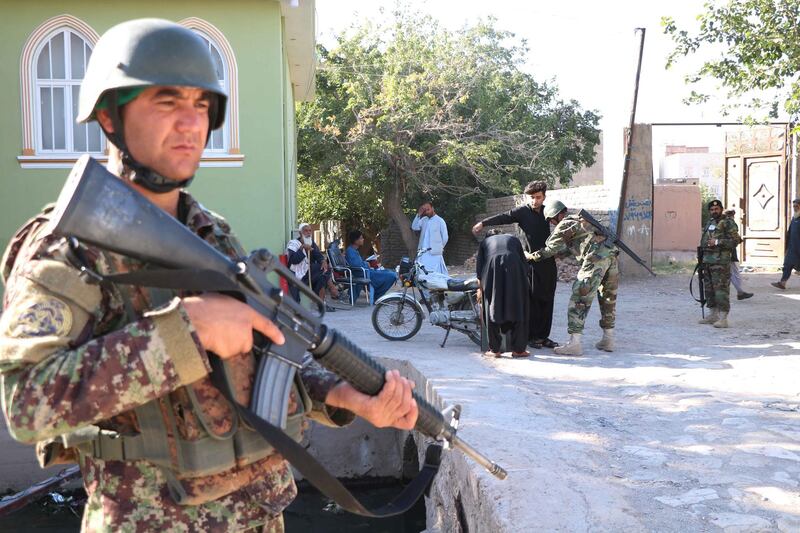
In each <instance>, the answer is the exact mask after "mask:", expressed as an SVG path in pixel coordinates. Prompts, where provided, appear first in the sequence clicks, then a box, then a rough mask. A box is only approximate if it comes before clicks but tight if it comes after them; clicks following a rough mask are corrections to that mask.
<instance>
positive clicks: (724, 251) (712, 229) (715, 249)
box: [700, 217, 742, 265]
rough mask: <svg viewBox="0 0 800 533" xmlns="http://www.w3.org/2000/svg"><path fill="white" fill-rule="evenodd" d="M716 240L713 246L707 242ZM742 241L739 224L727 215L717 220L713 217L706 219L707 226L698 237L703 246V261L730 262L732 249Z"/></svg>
mask: <svg viewBox="0 0 800 533" xmlns="http://www.w3.org/2000/svg"><path fill="white" fill-rule="evenodd" d="M711 241H716V243H717V244H716V245H715V246H709V245H708V244H709V242H711ZM740 242H742V238H741V237H739V226H737V225H736V222H734V221H733V219H731V218H729V217H722V218H720V219H719V220H714V219H713V218H712V219H711V220H709V221H708V226H706V229H705V230H703V235H702V236H701V237H700V246H701V247H702V248H703V263H708V264H712V265H713V264H720V263H730V262H731V254H732V253H733V250H734V249H735V248H736V247H737V246H738V245H739V243H740Z"/></svg>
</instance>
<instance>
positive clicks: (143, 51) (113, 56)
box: [77, 19, 228, 131]
mask: <svg viewBox="0 0 800 533" xmlns="http://www.w3.org/2000/svg"><path fill="white" fill-rule="evenodd" d="M153 85H175V86H184V87H197V88H198V89H205V90H206V91H209V92H211V93H213V94H214V95H216V97H217V103H216V104H217V105H216V106H214V107H216V116H214V117H209V118H210V119H211V120H210V121H209V131H210V130H215V129H217V128H219V127H220V126H221V125H222V123H223V122H224V120H225V103H226V101H227V99H228V96H227V95H226V94H225V92H224V91H223V89H222V88H221V87H220V84H219V81H218V80H217V73H216V69H215V68H214V61H213V59H212V58H211V53H210V52H209V50H208V45H207V44H206V43H204V42H203V40H202V39H201V38H200V37H199V36H198V35H197V34H195V33H194V32H193V31H192V30H190V29H188V28H185V27H183V26H181V25H179V24H175V23H174V22H170V21H168V20H162V19H137V20H129V21H127V22H123V23H121V24H117V25H116V26H114V27H113V28H111V29H110V30H108V31H107V32H106V33H104V34H103V36H102V37H101V38H100V40H99V41H98V42H97V45H96V46H95V48H94V50H93V52H92V57H91V58H90V59H89V66H88V68H87V69H86V76H85V77H84V78H83V82H82V83H81V91H80V103H79V107H78V117H77V121H78V122H88V121H90V120H93V119H94V118H95V109H96V108H97V105H98V104H99V103H100V102H101V100H102V99H103V98H104V96H105V95H106V93H107V92H108V91H113V90H118V89H126V88H132V87H148V86H153Z"/></svg>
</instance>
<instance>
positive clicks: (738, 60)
mask: <svg viewBox="0 0 800 533" xmlns="http://www.w3.org/2000/svg"><path fill="white" fill-rule="evenodd" d="M705 9H706V12H705V13H703V14H701V15H699V16H698V17H697V20H698V22H699V29H698V30H697V33H695V34H691V33H690V32H689V31H688V30H685V29H679V28H678V26H677V24H676V23H675V21H674V20H673V19H672V18H671V17H663V18H662V20H661V23H662V26H663V28H664V33H665V34H667V35H670V36H671V37H672V39H673V41H674V42H675V49H674V50H673V51H672V52H671V53H670V55H669V56H668V58H667V68H669V67H671V66H672V65H673V64H674V63H675V62H676V61H677V60H679V59H680V58H682V57H684V56H688V55H690V54H695V53H697V52H698V51H700V50H701V49H702V50H704V51H711V52H714V53H716V52H719V53H718V55H716V57H713V58H711V59H708V60H706V61H705V62H703V64H702V66H701V67H700V68H699V69H698V70H697V71H696V72H694V73H692V74H690V75H688V76H686V81H687V83H689V84H698V83H700V82H701V81H702V80H708V79H715V80H717V81H718V82H719V83H720V84H721V86H722V88H723V89H724V90H725V91H726V96H727V99H728V100H729V101H732V102H733V103H726V104H724V105H723V106H722V108H723V112H725V113H729V112H730V111H731V110H733V109H737V108H744V109H746V110H747V113H746V114H747V117H748V118H750V119H752V120H763V119H766V118H772V119H775V118H777V117H778V113H779V110H780V109H781V108H783V110H784V111H785V112H786V113H788V114H789V115H790V116H791V117H792V118H794V117H795V116H796V115H797V113H798V110H800V79H798V76H797V73H798V72H799V71H800V26H799V25H800V2H798V1H797V0H729V1H728V2H727V4H724V5H716V4H714V3H712V2H709V3H707V4H705ZM709 98H710V95H709V94H708V93H706V92H702V91H696V90H692V92H691V94H690V96H689V97H688V99H687V102H690V103H701V102H706V101H708V100H709Z"/></svg>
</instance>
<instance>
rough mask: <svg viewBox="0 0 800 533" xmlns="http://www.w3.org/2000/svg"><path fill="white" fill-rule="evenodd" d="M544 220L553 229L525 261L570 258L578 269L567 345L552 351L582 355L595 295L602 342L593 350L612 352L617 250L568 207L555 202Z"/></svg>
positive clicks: (569, 315)
mask: <svg viewBox="0 0 800 533" xmlns="http://www.w3.org/2000/svg"><path fill="white" fill-rule="evenodd" d="M544 217H545V218H546V219H547V220H548V222H550V224H552V225H555V228H554V229H553V233H551V234H550V237H548V238H547V241H546V242H545V245H544V247H543V248H541V249H539V250H536V251H535V252H533V253H532V254H526V257H527V258H528V260H530V261H542V260H543V259H547V258H548V257H553V256H559V255H567V254H572V255H573V256H574V257H575V259H577V261H578V264H579V265H580V269H579V270H578V279H576V280H575V283H573V284H572V296H571V297H570V299H569V307H568V309H567V333H569V343H567V344H566V345H565V346H559V347H557V348H555V349H554V350H553V351H554V352H555V353H557V354H560V355H583V346H582V344H581V336H582V335H583V326H584V324H585V322H586V315H588V314H589V309H590V308H591V306H592V301H593V300H594V295H595V292H596V293H597V299H598V300H599V302H600V327H601V328H603V338H602V339H601V340H600V341H599V342H598V343H597V344H595V346H596V347H597V348H598V349H599V350H603V351H606V352H612V351H614V322H615V319H616V306H617V289H618V287H619V263H618V261H617V256H618V255H619V249H618V248H617V247H616V246H615V245H614V244H612V243H611V242H608V241H607V239H606V236H605V235H599V234H597V233H595V229H594V227H593V226H591V225H589V224H588V223H585V222H584V221H583V220H582V219H581V218H580V216H578V215H568V214H567V207H566V206H565V205H564V204H563V203H561V202H560V201H558V200H556V201H554V202H553V203H551V204H549V205H547V206H546V207H545V210H544Z"/></svg>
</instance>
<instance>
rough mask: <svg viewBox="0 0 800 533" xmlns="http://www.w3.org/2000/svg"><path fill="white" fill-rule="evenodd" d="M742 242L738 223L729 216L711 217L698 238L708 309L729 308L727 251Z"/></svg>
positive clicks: (728, 259)
mask: <svg viewBox="0 0 800 533" xmlns="http://www.w3.org/2000/svg"><path fill="white" fill-rule="evenodd" d="M713 240H716V241H717V245H716V246H711V247H709V246H708V243H709V241H713ZM740 242H742V239H741V237H739V226H737V225H736V222H734V221H733V219H731V218H729V217H721V218H720V219H719V220H714V219H713V218H712V219H711V220H710V221H709V223H708V226H707V227H706V229H705V231H703V235H702V237H701V238H700V246H701V247H702V248H703V265H704V268H703V284H704V285H705V288H706V291H705V293H706V299H707V300H708V307H709V309H712V308H716V309H717V310H718V311H721V312H723V313H727V312H729V311H730V309H731V301H730V284H731V254H732V253H733V250H734V249H735V248H736V246H737V245H738V244H739V243H740Z"/></svg>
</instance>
